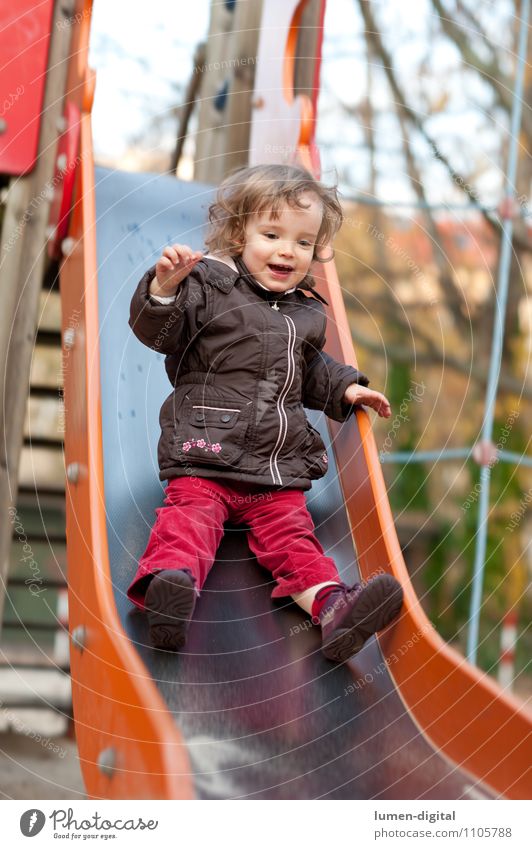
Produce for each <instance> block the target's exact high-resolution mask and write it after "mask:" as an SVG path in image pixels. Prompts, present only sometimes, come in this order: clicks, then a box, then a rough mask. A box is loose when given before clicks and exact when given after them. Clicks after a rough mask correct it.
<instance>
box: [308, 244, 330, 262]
mask: <svg viewBox="0 0 532 849" xmlns="http://www.w3.org/2000/svg"><path fill="white" fill-rule="evenodd" d="M327 249H328V250H329V253H328V254H327V253H326V252H327ZM333 259H334V249H333V248H331V247H330V245H316V246H315V247H314V255H313V257H312V260H313V262H331V260H333Z"/></svg>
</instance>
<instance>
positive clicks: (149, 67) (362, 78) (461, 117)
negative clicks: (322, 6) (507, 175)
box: [90, 0, 505, 204]
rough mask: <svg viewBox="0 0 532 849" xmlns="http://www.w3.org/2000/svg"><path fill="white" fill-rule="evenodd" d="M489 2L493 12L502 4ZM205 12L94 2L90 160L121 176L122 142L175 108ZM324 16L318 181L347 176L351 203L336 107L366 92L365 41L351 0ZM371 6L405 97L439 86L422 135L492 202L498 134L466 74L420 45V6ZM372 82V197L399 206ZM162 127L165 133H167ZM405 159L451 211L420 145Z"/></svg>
mask: <svg viewBox="0 0 532 849" xmlns="http://www.w3.org/2000/svg"><path fill="white" fill-rule="evenodd" d="M480 2H482V0H480ZM498 2H499V3H500V6H499V8H501V9H502V7H503V6H504V5H505V0H498ZM210 5H211V2H210V0H194V2H193V3H179V2H176V0H151V2H150V3H149V4H148V3H142V4H141V3H131V1H130V0H94V7H93V21H92V31H91V49H90V61H91V64H92V66H93V67H95V68H96V70H97V85H96V96H95V103H94V108H93V133H94V142H95V152H96V156H97V157H100V158H102V159H105V160H106V161H109V160H113V159H114V160H115V161H116V162H117V164H118V165H119V167H124V152H125V151H126V149H127V148H128V145H129V142H130V140H131V137H132V136H135V135H139V134H142V131H143V129H145V128H146V126H147V125H148V124H149V121H150V118H151V117H153V116H156V115H159V116H160V115H164V113H165V112H168V111H169V110H170V109H171V108H172V106H176V105H179V103H180V98H181V93H180V91H179V90H178V89H177V88H176V86H181V91H182V89H183V87H184V86H185V85H186V83H187V81H188V79H189V77H190V73H191V69H192V64H193V63H192V57H193V53H194V49H195V47H196V44H197V43H198V41H200V40H201V39H204V38H205V37H206V35H207V31H208V26H209V13H210ZM484 5H486V4H484ZM180 8H181V9H185V10H186V11H185V13H184V14H179V13H178V12H176V9H177V10H179V9H180ZM326 8H327V12H326V20H325V37H324V45H323V61H322V72H321V86H322V88H321V95H320V100H319V110H318V112H319V115H318V131H317V141H318V145H319V146H320V149H321V158H322V165H323V168H324V173H325V174H327V173H328V174H329V175H330V176H331V177H332V178H334V174H335V173H336V170H337V168H339V169H340V170H341V171H342V173H344V174H346V175H347V177H346V178H345V180H344V184H343V185H342V188H343V189H344V191H351V192H352V193H353V194H355V193H357V192H359V191H364V190H365V189H366V188H367V181H368V153H367V149H366V141H365V138H364V131H363V128H362V127H361V126H360V122H357V121H353V120H348V119H346V118H345V116H344V114H343V112H342V108H341V105H340V102H345V103H350V104H356V103H357V102H359V101H360V100H361V99H362V98H363V97H364V95H365V93H366V91H367V64H366V54H365V50H366V48H365V41H364V38H363V32H362V28H361V19H360V13H359V11H358V10H357V4H356V2H355V0H328V3H327V7H326ZM405 8H408V14H405ZM374 9H375V13H376V15H377V16H378V17H379V20H381V21H382V22H383V24H384V26H385V28H386V32H387V33H391V34H392V35H393V37H394V38H395V44H394V51H393V55H394V62H395V64H396V67H397V70H398V73H399V76H400V78H401V81H402V83H403V85H404V87H405V89H406V90H407V91H408V92H410V91H412V92H415V91H416V90H420V88H421V87H422V86H423V90H424V92H425V96H428V97H429V99H430V98H433V99H434V100H437V99H438V98H439V97H441V85H442V82H441V81H442V80H443V81H444V84H445V87H446V89H447V91H448V93H450V103H449V104H448V106H447V108H446V110H445V114H441V115H439V116H438V115H435V116H434V117H432V118H430V120H429V122H428V126H429V128H430V129H431V131H432V132H433V134H434V136H435V137H436V138H437V140H438V143H439V144H440V146H441V148H442V150H443V151H444V152H445V153H448V154H449V155H450V156H451V158H452V159H453V164H454V165H455V167H456V168H457V170H463V171H467V170H468V169H471V168H472V167H473V166H474V167H475V168H476V169H477V171H478V172H479V176H478V182H477V186H478V187H479V188H480V194H481V200H482V201H483V202H485V203H487V204H491V203H494V202H495V201H496V198H497V196H498V194H499V192H500V188H501V180H502V175H501V172H500V168H499V167H498V165H497V162H496V159H497V157H498V154H499V146H500V127H498V126H497V121H498V118H497V116H495V115H491V114H488V113H487V112H486V113H485V114H483V112H482V104H483V102H484V101H485V102H486V106H487V105H488V101H487V100H486V94H485V90H483V86H482V83H480V82H479V80H478V76H477V75H476V74H472V73H469V74H468V73H464V71H463V69H462V68H461V67H460V63H459V57H458V55H457V51H456V49H455V48H454V47H453V46H452V45H451V44H449V43H448V42H446V41H445V40H441V39H440V40H439V41H435V40H434V38H433V37H432V34H431V27H432V24H433V21H432V20H431V16H430V7H429V0H409V3H408V7H405V4H404V3H403V2H400V1H399V0H381V2H380V3H378V2H375V3H374ZM496 18H497V16H496V15H495V16H494V17H493V21H494V22H493V23H492V27H493V35H494V37H496ZM421 61H424V62H425V64H426V66H427V68H428V69H429V73H428V74H427V77H426V79H425V80H424V81H422V80H421V78H420V76H419V75H418V74H416V73H415V70H416V69H417V67H418V65H419V63H420V62H421ZM373 80H374V82H373V104H374V108H375V109H376V114H377V117H376V120H375V136H376V140H377V145H378V151H379V152H378V155H377V167H378V171H379V179H378V183H377V194H378V196H379V197H380V198H382V199H387V200H390V201H396V202H398V203H404V202H406V201H409V200H411V199H412V198H413V193H412V189H411V187H410V186H409V182H408V178H407V176H406V175H405V174H404V172H403V169H404V161H403V157H402V154H401V137H400V132H399V129H398V124H397V121H396V119H395V117H394V114H393V110H392V109H391V107H390V99H389V92H388V88H387V84H386V83H385V80H384V76H383V73H382V71H381V69H380V68H378V67H375V69H374V73H373ZM416 87H417V88H416ZM168 127H169V128H171V130H172V131H175V130H174V127H175V124H168ZM169 131H170V130H169ZM472 140H474V144H472V143H471V141H472ZM167 142H168V139H167ZM155 143H157V142H155ZM416 153H417V155H418V158H419V161H420V162H422V163H423V162H424V163H426V167H427V169H428V170H427V177H428V179H427V180H426V186H425V188H426V191H427V192H428V194H429V196H430V198H431V200H432V201H433V202H435V203H439V202H444V203H445V202H451V203H452V202H458V203H460V202H463V201H464V200H465V198H464V197H463V195H462V194H461V193H460V192H459V191H458V190H457V189H456V188H454V187H453V186H452V185H450V181H449V179H448V177H447V176H446V174H445V173H444V171H443V168H442V166H441V165H438V164H437V163H433V162H432V160H431V156H430V154H429V151H428V150H427V149H426V147H425V146H424V145H423V144H421V143H420V142H417V143H416ZM126 167H127V166H126ZM482 172H484V173H482Z"/></svg>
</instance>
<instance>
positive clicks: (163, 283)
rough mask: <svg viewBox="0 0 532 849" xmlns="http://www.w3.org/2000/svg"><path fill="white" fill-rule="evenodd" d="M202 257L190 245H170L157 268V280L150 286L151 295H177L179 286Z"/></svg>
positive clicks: (163, 253)
mask: <svg viewBox="0 0 532 849" xmlns="http://www.w3.org/2000/svg"><path fill="white" fill-rule="evenodd" d="M202 256H203V252H202V251H193V250H192V248H189V247H188V245H168V246H167V247H166V248H165V249H164V250H163V252H162V255H161V258H160V259H159V260H158V261H157V264H156V266H155V279H154V280H153V281H152V283H151V285H150V294H152V295H166V296H170V295H175V293H176V292H177V290H178V288H179V284H180V283H181V282H182V281H183V280H184V279H185V277H187V275H188V274H189V273H190V271H191V269H192V268H194V266H195V265H196V263H198V262H199V261H200V259H201V258H202Z"/></svg>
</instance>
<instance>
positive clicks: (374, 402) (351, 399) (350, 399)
mask: <svg viewBox="0 0 532 849" xmlns="http://www.w3.org/2000/svg"><path fill="white" fill-rule="evenodd" d="M344 401H345V402H346V403H347V404H364V405H365V406H366V407H371V408H372V409H373V410H375V412H377V413H378V414H379V416H382V418H384V419H389V418H390V416H391V414H392V409H391V407H390V402H389V401H388V399H387V398H386V397H385V396H384V395H383V394H382V392H375V390H373V389H368V388H367V386H359V384H358V383H351V384H350V385H349V386H348V387H347V389H346V390H345V393H344Z"/></svg>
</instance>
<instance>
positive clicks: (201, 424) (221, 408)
mask: <svg viewBox="0 0 532 849" xmlns="http://www.w3.org/2000/svg"><path fill="white" fill-rule="evenodd" d="M247 425H248V410H247V409H246V408H245V407H243V406H240V405H238V404H235V405H233V404H232V403H225V402H224V401H220V399H216V400H213V401H212V402H210V401H209V400H208V399H206V398H205V397H204V396H203V395H202V397H201V401H194V400H192V399H187V400H186V401H185V403H184V404H183V407H182V409H181V413H180V416H179V424H178V425H177V428H176V433H175V441H174V452H175V456H176V458H177V459H178V460H180V461H182V462H183V461H188V462H191V463H193V464H197V463H201V464H202V465H203V464H205V465H209V466H211V465H214V466H232V465H234V464H235V463H238V461H239V460H240V458H241V457H242V454H243V453H244V437H245V434H246V430H247Z"/></svg>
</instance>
